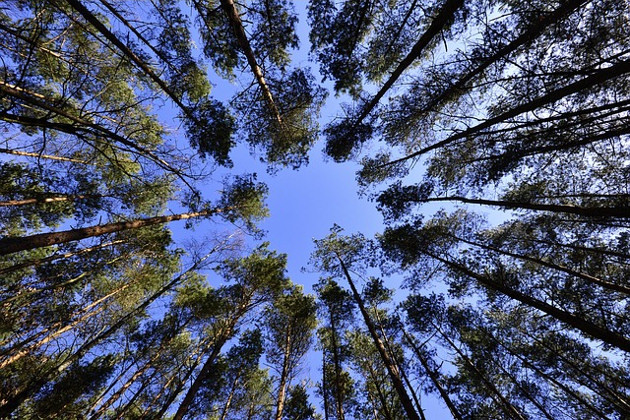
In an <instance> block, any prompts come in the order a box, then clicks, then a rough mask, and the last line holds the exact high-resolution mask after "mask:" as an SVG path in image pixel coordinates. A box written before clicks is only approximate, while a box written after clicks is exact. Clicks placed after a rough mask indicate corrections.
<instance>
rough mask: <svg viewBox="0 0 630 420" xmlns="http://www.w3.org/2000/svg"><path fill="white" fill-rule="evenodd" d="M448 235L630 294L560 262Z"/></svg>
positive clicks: (629, 290)
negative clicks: (559, 263)
mask: <svg viewBox="0 0 630 420" xmlns="http://www.w3.org/2000/svg"><path fill="white" fill-rule="evenodd" d="M447 236H449V237H451V238H453V239H456V240H458V241H461V242H463V243H466V244H468V245H473V246H476V247H479V248H482V249H487V250H489V251H493V252H497V253H499V254H503V255H507V256H508V257H514V258H517V259H520V260H523V261H529V262H533V263H535V264H538V265H542V266H544V267H548V268H551V269H554V270H558V271H562V272H563V273H567V274H569V275H571V276H575V277H578V278H580V279H582V280H586V281H588V282H590V283H593V284H596V285H598V286H601V287H603V288H605V289H608V290H612V291H615V292H620V293H624V294H626V295H630V288H628V287H626V286H623V285H621V284H615V283H611V282H608V281H605V280H602V279H600V278H598V277H594V276H591V275H588V274H584V273H580V272H578V271H575V270H572V269H570V268H568V267H565V266H562V265H558V264H553V263H550V262H548V261H544V260H541V259H538V258H534V257H530V256H528V255H521V254H516V253H513V252H509V251H506V250H504V249H499V248H495V247H493V246H490V245H486V244H482V243H479V242H474V241H469V240H467V239H464V238H460V237H458V236H455V235H451V234H447Z"/></svg>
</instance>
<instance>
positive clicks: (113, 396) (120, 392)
mask: <svg viewBox="0 0 630 420" xmlns="http://www.w3.org/2000/svg"><path fill="white" fill-rule="evenodd" d="M185 324H186V323H185ZM185 324H184V325H182V327H181V328H184V326H185ZM170 342H171V340H169V339H167V340H165V341H163V342H162V343H160V347H159V348H158V349H157V351H156V352H155V354H153V356H151V358H150V359H149V360H148V361H147V362H146V363H145V364H144V365H143V366H142V367H141V368H140V369H138V370H136V372H134V374H133V375H131V377H130V378H129V379H128V380H127V382H125V384H124V385H123V386H121V387H120V388H118V389H117V390H116V392H114V393H113V394H111V396H110V397H109V398H108V399H107V401H105V402H104V403H103V404H102V405H101V406H100V407H99V408H98V410H97V411H96V412H95V413H94V414H92V415H91V416H90V418H89V420H98V419H100V418H102V414H103V412H104V411H105V410H106V409H108V408H109V407H110V406H111V405H112V404H114V402H116V401H117V400H118V399H119V398H120V397H121V396H122V395H123V394H124V393H125V391H127V389H129V387H131V385H133V384H134V382H135V381H136V380H137V379H138V378H139V377H140V376H142V375H143V374H144V373H145V372H146V371H147V370H149V369H150V368H151V367H152V366H153V363H154V362H155V361H156V360H158V359H159V358H160V357H161V356H162V354H164V349H165V348H166V347H167V344H168V343H170Z"/></svg>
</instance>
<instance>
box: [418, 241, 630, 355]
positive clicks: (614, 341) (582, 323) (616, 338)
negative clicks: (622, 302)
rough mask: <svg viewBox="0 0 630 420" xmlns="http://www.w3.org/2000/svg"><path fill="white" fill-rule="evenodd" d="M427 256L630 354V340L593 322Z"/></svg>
mask: <svg viewBox="0 0 630 420" xmlns="http://www.w3.org/2000/svg"><path fill="white" fill-rule="evenodd" d="M425 253H426V252H425ZM426 254H427V255H428V256H430V257H432V258H434V259H436V260H438V261H440V262H442V263H444V264H445V265H447V266H448V267H450V268H452V269H454V270H456V271H459V272H460V273H462V274H465V275H467V276H469V277H471V278H473V279H475V280H477V281H478V282H479V283H480V284H482V285H483V286H485V287H487V288H489V289H492V290H496V291H498V292H500V293H503V294H504V295H506V296H508V297H510V298H512V299H514V300H517V301H519V302H521V303H523V304H525V305H527V306H529V307H532V308H535V309H538V310H539V311H542V312H544V313H546V314H548V315H550V316H552V317H554V318H555V319H557V320H559V321H561V322H564V323H566V324H568V325H570V326H572V327H573V328H575V329H577V330H580V331H582V332H583V333H585V334H586V335H588V336H591V337H593V338H596V339H598V340H601V341H603V342H604V343H608V344H610V345H611V346H613V347H617V348H618V349H620V350H623V351H626V352H630V340H629V339H627V338H625V337H623V336H621V335H619V334H617V333H614V332H612V331H610V330H608V329H606V328H603V327H600V326H599V325H596V324H593V323H592V322H590V321H587V320H585V319H582V318H580V317H578V316H576V315H573V314H572V313H570V312H567V311H564V310H562V309H558V308H556V307H555V306H551V305H549V304H548V303H546V302H543V301H541V300H538V299H536V298H533V297H531V296H529V295H526V294H525V293H522V292H519V291H518V290H514V289H512V288H511V287H508V286H507V285H505V284H503V283H499V282H497V281H495V280H492V279H491V278H489V277H486V276H483V275H481V274H478V273H475V272H473V271H471V270H469V269H468V268H467V267H465V266H463V265H461V264H457V263H455V262H453V261H449V260H446V259H444V258H442V257H440V256H437V255H435V254H431V253H426Z"/></svg>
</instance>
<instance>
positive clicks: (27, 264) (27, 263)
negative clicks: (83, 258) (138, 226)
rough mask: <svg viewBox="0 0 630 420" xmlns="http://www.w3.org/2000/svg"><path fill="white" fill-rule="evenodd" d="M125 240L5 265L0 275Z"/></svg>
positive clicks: (88, 251)
mask: <svg viewBox="0 0 630 420" xmlns="http://www.w3.org/2000/svg"><path fill="white" fill-rule="evenodd" d="M125 242H126V241H125V240H122V239H119V240H115V241H111V242H106V243H104V244H100V245H95V246H91V247H89V248H83V249H80V250H78V251H72V252H65V253H63V254H55V255H51V256H50V257H45V258H40V259H38V260H28V261H24V262H22V263H20V264H15V265H12V266H10V267H6V268H2V269H0V275H2V274H7V273H13V272H15V271H17V270H21V269H23V268H28V267H32V266H37V267H38V266H40V265H42V264H46V263H49V262H51V261H56V260H59V259H62V258H70V257H76V256H79V255H83V254H87V253H90V252H92V251H96V250H99V249H102V248H107V247H110V246H114V245H118V244H122V243H125Z"/></svg>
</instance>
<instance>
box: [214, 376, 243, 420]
mask: <svg viewBox="0 0 630 420" xmlns="http://www.w3.org/2000/svg"><path fill="white" fill-rule="evenodd" d="M239 379H240V372H239V374H238V375H236V377H235V378H234V381H232V387H231V388H230V394H229V395H228V398H227V401H226V402H225V405H224V406H223V410H222V411H221V417H220V419H219V420H226V419H227V415H228V413H229V410H230V405H231V404H232V399H233V398H234V393H235V392H236V387H237V386H238V380H239Z"/></svg>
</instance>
